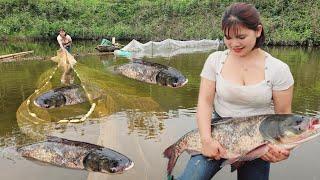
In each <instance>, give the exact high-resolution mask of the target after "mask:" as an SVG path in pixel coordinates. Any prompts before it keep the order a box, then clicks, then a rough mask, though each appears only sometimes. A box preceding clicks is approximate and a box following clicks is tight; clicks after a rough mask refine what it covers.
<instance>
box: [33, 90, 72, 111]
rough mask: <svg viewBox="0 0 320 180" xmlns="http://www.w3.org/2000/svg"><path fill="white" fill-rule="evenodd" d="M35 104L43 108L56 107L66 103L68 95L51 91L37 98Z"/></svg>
mask: <svg viewBox="0 0 320 180" xmlns="http://www.w3.org/2000/svg"><path fill="white" fill-rule="evenodd" d="M34 104H35V105H36V106H39V107H42V108H48V109H49V108H56V107H61V106H63V105H65V104H66V97H65V96H64V95H63V94H62V93H57V92H53V91H49V92H47V93H44V94H42V95H41V96H39V97H38V98H36V99H35V101H34Z"/></svg>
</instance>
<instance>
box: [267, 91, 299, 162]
mask: <svg viewBox="0 0 320 180" xmlns="http://www.w3.org/2000/svg"><path fill="white" fill-rule="evenodd" d="M292 96H293V86H291V87H289V88H288V89H287V90H284V91H273V92H272V97H273V103H274V110H275V113H276V114H291V104H292ZM269 148H270V149H269V152H268V153H266V154H265V155H263V156H262V157H261V159H263V160H265V161H269V162H279V161H282V160H285V159H287V158H288V157H289V155H290V150H288V149H284V148H280V147H278V146H275V145H269Z"/></svg>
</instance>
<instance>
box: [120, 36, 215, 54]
mask: <svg viewBox="0 0 320 180" xmlns="http://www.w3.org/2000/svg"><path fill="white" fill-rule="evenodd" d="M219 44H220V43H219V40H218V39H216V40H208V39H203V40H199V41H196V40H190V41H179V40H173V39H166V40H164V41H161V42H154V41H149V42H147V43H144V44H143V43H141V42H139V41H137V40H135V39H134V40H132V41H131V42H130V43H129V44H127V45H126V46H125V47H123V48H122V49H121V50H124V51H129V52H132V57H133V58H142V57H144V56H146V57H157V56H160V57H171V56H175V55H178V54H187V53H194V52H202V51H210V50H214V49H218V47H219Z"/></svg>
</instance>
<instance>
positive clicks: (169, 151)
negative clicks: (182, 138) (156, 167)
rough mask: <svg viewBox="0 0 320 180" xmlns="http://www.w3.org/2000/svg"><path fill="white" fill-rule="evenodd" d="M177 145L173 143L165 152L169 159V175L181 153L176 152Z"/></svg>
mask: <svg viewBox="0 0 320 180" xmlns="http://www.w3.org/2000/svg"><path fill="white" fill-rule="evenodd" d="M175 146H176V144H173V145H171V146H169V147H168V148H167V149H165V150H164V152H163V155H164V157H166V158H168V159H169V162H168V166H167V173H168V175H171V173H172V170H173V168H174V165H175V164H176V162H177V159H178V157H179V156H180V154H177V153H176V150H175V149H176V147H175Z"/></svg>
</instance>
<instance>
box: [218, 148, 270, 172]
mask: <svg viewBox="0 0 320 180" xmlns="http://www.w3.org/2000/svg"><path fill="white" fill-rule="evenodd" d="M268 150H269V147H268V144H267V143H265V144H262V145H260V146H258V147H256V148H254V149H253V150H251V151H249V152H248V153H247V154H245V155H244V156H240V157H237V158H232V159H228V160H226V161H224V162H223V163H222V164H221V167H223V166H225V165H228V164H231V172H233V171H235V170H237V169H238V168H240V167H241V166H243V165H244V164H245V162H246V161H252V160H254V159H257V158H259V157H261V156H262V155H264V154H265V153H267V152H268Z"/></svg>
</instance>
